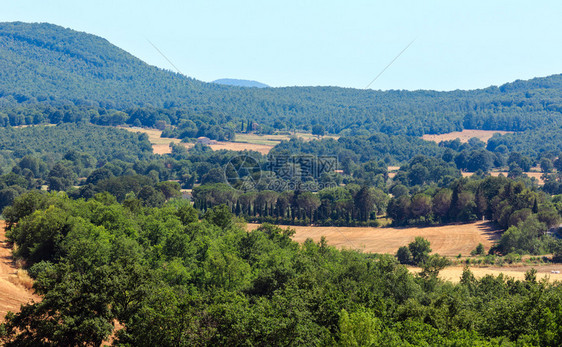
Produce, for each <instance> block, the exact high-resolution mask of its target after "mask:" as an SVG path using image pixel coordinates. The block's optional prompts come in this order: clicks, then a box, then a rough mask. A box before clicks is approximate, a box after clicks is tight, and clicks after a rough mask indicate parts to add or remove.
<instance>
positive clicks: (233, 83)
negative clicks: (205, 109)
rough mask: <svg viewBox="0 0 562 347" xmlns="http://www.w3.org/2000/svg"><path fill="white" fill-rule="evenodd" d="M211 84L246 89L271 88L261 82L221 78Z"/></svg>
mask: <svg viewBox="0 0 562 347" xmlns="http://www.w3.org/2000/svg"><path fill="white" fill-rule="evenodd" d="M211 83H216V84H223V85H227V86H236V87H246V88H269V86H268V85H267V84H264V83H261V82H257V81H251V80H240V79H234V78H221V79H218V80H214V81H213V82H211Z"/></svg>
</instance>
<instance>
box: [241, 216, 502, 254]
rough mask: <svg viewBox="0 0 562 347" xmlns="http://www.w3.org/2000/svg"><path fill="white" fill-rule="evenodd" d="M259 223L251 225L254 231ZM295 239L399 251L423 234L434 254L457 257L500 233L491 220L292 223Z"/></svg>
mask: <svg viewBox="0 0 562 347" xmlns="http://www.w3.org/2000/svg"><path fill="white" fill-rule="evenodd" d="M257 227H258V225H257V224H248V229H250V230H253V229H256V228H257ZM291 228H293V229H295V231H296V234H295V236H294V238H293V239H294V240H295V241H298V242H303V241H304V240H306V239H307V238H311V239H313V240H314V241H319V240H320V238H321V237H322V236H325V237H326V239H327V241H328V244H330V245H332V246H336V247H342V248H352V249H359V250H362V251H364V252H373V253H389V254H395V253H396V251H397V250H398V248H399V247H401V246H405V245H407V244H408V243H410V242H412V241H413V240H414V239H415V238H416V236H422V237H424V238H426V239H427V240H429V242H431V248H432V250H433V253H439V254H441V255H444V256H449V257H454V256H457V255H458V254H459V253H460V254H462V255H464V256H466V255H469V254H470V252H471V251H472V250H474V249H475V248H476V246H478V244H479V243H482V244H483V245H484V248H485V249H486V251H487V250H488V249H490V247H491V246H492V244H493V242H494V241H495V240H497V239H498V238H499V232H498V230H497V229H496V228H495V227H494V225H493V224H491V223H489V222H482V221H479V222H474V223H468V224H454V225H444V226H438V227H424V228H368V227H356V228H352V227H314V226H292V227H291Z"/></svg>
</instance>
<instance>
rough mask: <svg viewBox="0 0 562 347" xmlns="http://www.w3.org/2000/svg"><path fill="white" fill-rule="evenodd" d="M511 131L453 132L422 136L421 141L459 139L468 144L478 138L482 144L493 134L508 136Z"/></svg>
mask: <svg viewBox="0 0 562 347" xmlns="http://www.w3.org/2000/svg"><path fill="white" fill-rule="evenodd" d="M512 132H513V131H500V130H467V129H465V130H463V131H454V132H452V133H447V134H441V135H427V134H426V135H423V136H422V139H424V140H426V141H433V142H437V143H439V142H441V141H449V140H455V139H457V138H458V139H460V140H461V142H468V140H470V139H471V138H473V137H476V138H479V139H480V140H482V141H484V142H488V140H489V139H490V138H491V137H492V136H493V135H494V134H495V133H500V134H502V135H503V134H508V133H512Z"/></svg>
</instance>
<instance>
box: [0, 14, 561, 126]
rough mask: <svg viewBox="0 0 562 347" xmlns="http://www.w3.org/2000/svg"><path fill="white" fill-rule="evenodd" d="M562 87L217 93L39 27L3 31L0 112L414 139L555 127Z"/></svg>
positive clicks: (85, 39)
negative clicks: (109, 114) (138, 113)
mask: <svg viewBox="0 0 562 347" xmlns="http://www.w3.org/2000/svg"><path fill="white" fill-rule="evenodd" d="M187 73H189V72H187ZM561 87H562V75H553V76H549V77H544V78H535V79H532V80H529V81H515V82H513V83H508V84H505V85H502V86H500V87H489V88H486V89H481V90H472V91H452V92H436V91H423V90H421V91H414V92H410V91H385V92H382V91H372V90H357V89H351V88H337V87H290V88H240V87H233V86H222V85H217V84H213V83H204V82H201V81H197V80H195V79H192V78H187V77H185V76H182V75H179V74H176V73H172V72H170V71H166V70H162V69H158V68H156V67H153V66H149V65H148V64H146V63H144V62H142V61H141V60H139V59H137V58H135V57H134V56H132V55H131V54H129V53H127V52H125V51H123V50H122V49H120V48H118V47H116V46H114V45H112V44H111V43H109V42H108V41H107V40H105V39H103V38H100V37H97V36H94V35H90V34H86V33H82V32H77V31H73V30H71V29H64V28H62V27H59V26H56V25H52V24H45V23H41V24H28V23H1V24H0V106H4V108H10V107H12V108H13V107H17V106H22V104H24V105H27V104H35V103H42V104H47V105H55V106H56V105H60V104H69V103H70V104H75V105H79V106H84V105H91V106H100V107H103V108H107V109H117V110H127V109H130V108H134V107H155V108H161V109H171V108H180V109H185V110H187V111H188V112H187V114H190V113H193V114H196V113H200V112H203V111H213V112H219V113H221V114H224V115H225V116H226V117H228V118H232V119H246V120H252V121H256V122H259V123H260V124H263V125H267V126H270V127H275V128H278V129H280V130H282V129H294V128H299V129H305V130H309V129H310V128H311V127H312V126H313V125H315V124H322V125H324V126H325V127H326V130H327V131H328V132H331V133H340V132H342V131H344V133H345V131H357V130H361V129H364V130H365V131H368V132H373V131H380V132H383V133H387V134H408V135H416V136H418V135H421V134H424V133H445V132H450V131H455V130H461V129H463V128H469V129H488V130H515V131H519V130H526V129H532V128H537V127H542V126H546V125H550V124H553V123H559V122H560V120H561V119H562V115H561V112H562V92H561V90H562V88H561ZM276 121H277V122H276ZM346 129H349V130H346Z"/></svg>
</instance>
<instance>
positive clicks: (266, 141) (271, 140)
mask: <svg viewBox="0 0 562 347" xmlns="http://www.w3.org/2000/svg"><path fill="white" fill-rule="evenodd" d="M293 136H296V137H298V138H301V139H303V140H304V141H310V140H317V139H318V137H317V136H315V135H312V134H310V133H296V134H291V135H259V134H236V140H234V142H243V143H254V144H261V145H273V146H275V145H278V144H279V143H281V141H288V140H290V139H291V137H293ZM320 138H322V139H325V138H333V139H335V140H337V139H338V138H339V136H336V135H325V136H322V137H320Z"/></svg>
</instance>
